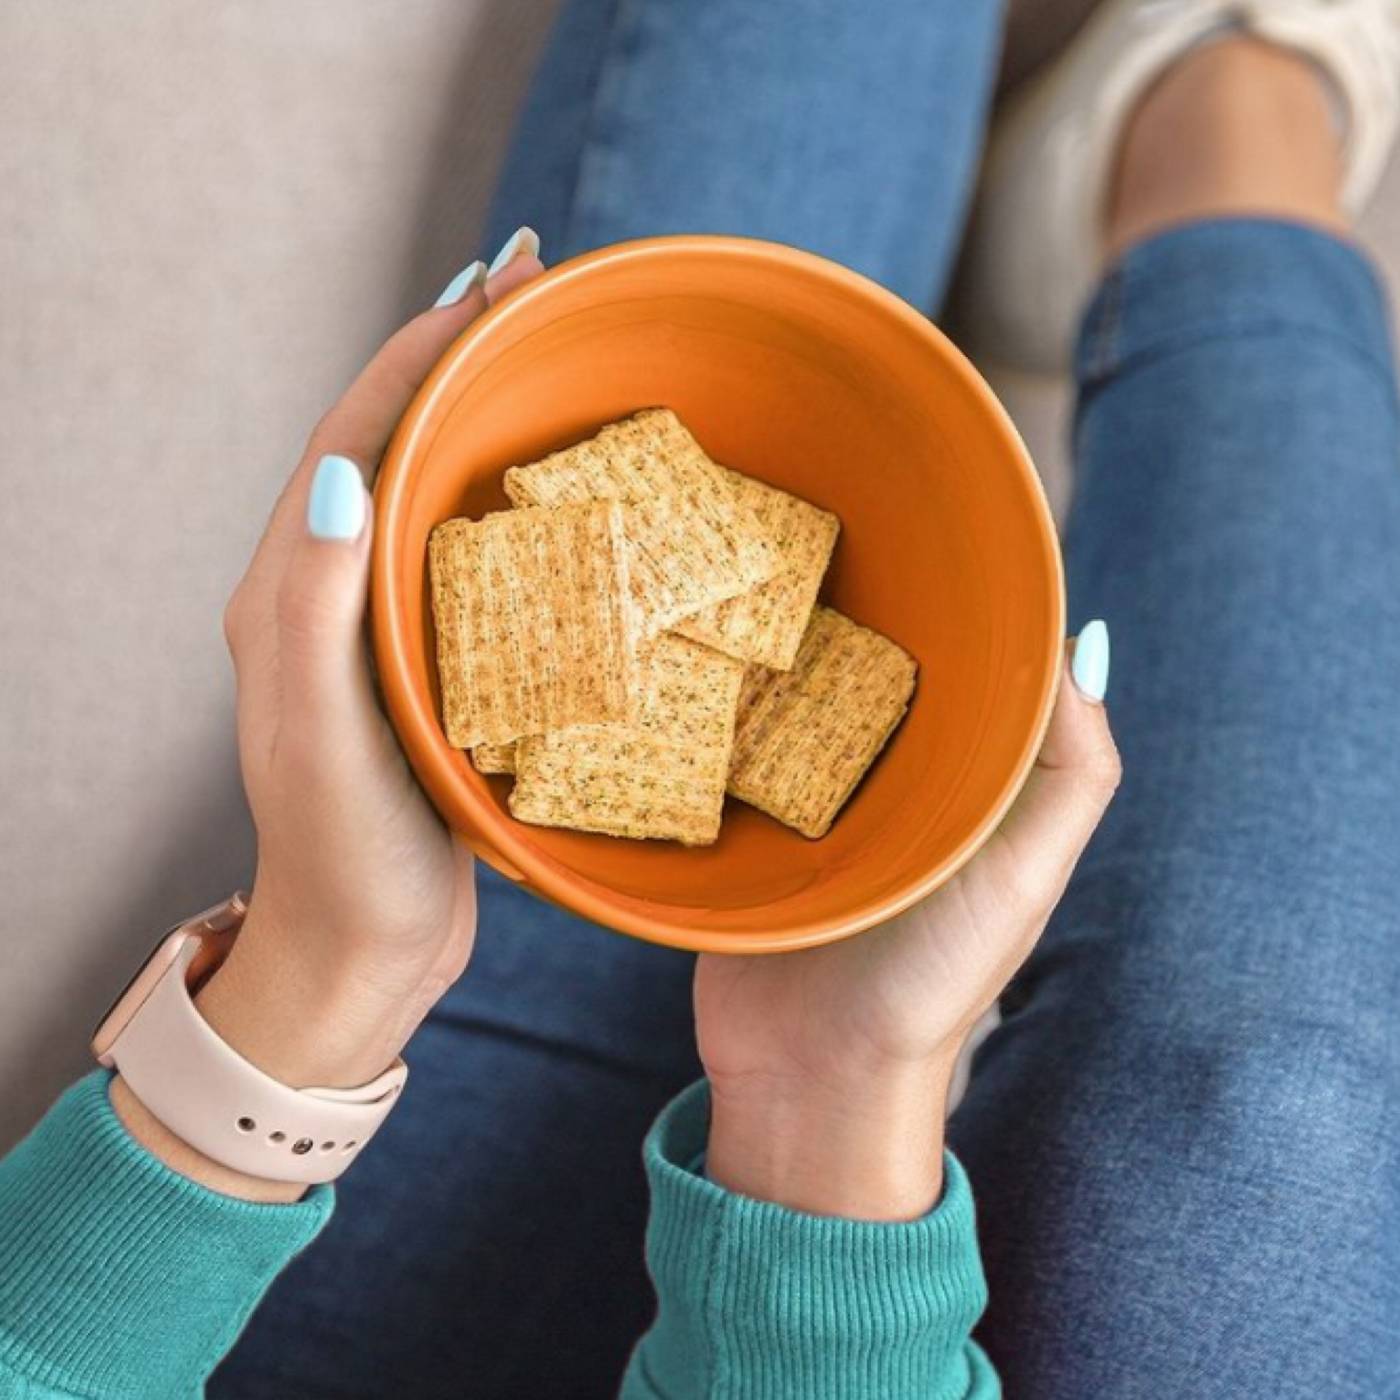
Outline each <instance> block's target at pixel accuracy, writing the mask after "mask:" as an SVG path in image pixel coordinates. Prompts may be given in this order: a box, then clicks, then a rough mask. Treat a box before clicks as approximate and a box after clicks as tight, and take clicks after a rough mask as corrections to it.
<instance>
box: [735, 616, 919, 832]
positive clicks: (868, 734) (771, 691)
mask: <svg viewBox="0 0 1400 1400" xmlns="http://www.w3.org/2000/svg"><path fill="white" fill-rule="evenodd" d="M917 669H918V667H917V664H916V663H915V661H914V658H913V657H912V656H910V655H909V654H908V653H907V652H906V651H905V650H904V649H903V648H902V647H900V646H897V645H896V644H895V643H894V642H892V641H890V639H889V638H888V637H882V636H881V635H880V634H879V633H878V632H872V631H871V630H870V629H869V628H868V627H862V626H860V625H859V623H855V622H852V621H851V620H850V618H848V617H844V616H842V614H840V613H838V612H835V611H834V610H833V609H831V608H826V607H821V606H818V607H817V608H816V609H815V611H814V612H813V614H812V621H811V625H810V626H809V627H808V629H807V635H806V636H805V637H804V638H803V641H802V646H801V647H800V649H799V650H798V653H797V660H796V663H795V664H794V666H793V668H792V670H791V671H771V670H768V669H766V668H765V667H761V666H751V667H750V668H749V669H748V671H747V672H746V673H745V676H744V688H743V691H742V693H741V694H740V697H739V718H738V724H737V727H736V729H735V734H734V758H733V761H732V764H731V767H730V770H729V791H730V793H731V794H733V796H735V797H738V798H740V799H742V800H743V801H745V802H747V803H749V804H750V805H751V806H754V807H757V808H758V809H759V810H760V811H762V812H767V813H768V815H769V816H771V817H776V818H777V819H778V820H779V821H780V822H784V823H786V824H787V825H788V826H791V827H795V828H796V829H797V830H798V831H800V832H801V833H802V834H803V835H804V836H809V837H811V838H812V839H813V840H815V839H817V838H818V837H821V836H825V835H826V833H827V831H828V830H829V829H830V827H831V823H832V821H833V820H834V818H835V816H836V814H837V812H839V811H840V810H841V807H842V806H843V804H844V803H845V801H846V799H847V798H848V797H850V795H851V793H852V792H853V791H854V790H855V787H856V784H857V783H858V782H860V780H861V778H862V777H863V776H864V775H865V772H866V769H868V768H869V767H870V765H871V764H872V763H873V762H874V761H875V758H876V755H877V754H878V753H879V752H880V750H881V749H882V748H883V747H884V745H885V741H886V740H887V739H888V738H889V737H890V735H891V734H892V733H893V732H894V730H895V728H896V727H897V726H898V724H899V722H900V720H901V719H903V718H904V715H905V712H906V711H907V710H908V708H909V698H910V696H911V695H912V694H913V691H914V676H915V673H916V671H917Z"/></svg>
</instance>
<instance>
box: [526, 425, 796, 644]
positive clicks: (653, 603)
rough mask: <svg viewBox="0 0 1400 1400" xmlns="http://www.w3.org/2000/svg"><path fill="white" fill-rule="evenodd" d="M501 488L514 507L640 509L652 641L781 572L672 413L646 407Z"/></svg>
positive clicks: (643, 601)
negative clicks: (607, 503)
mask: <svg viewBox="0 0 1400 1400" xmlns="http://www.w3.org/2000/svg"><path fill="white" fill-rule="evenodd" d="M505 489H506V495H507V496H509V497H510V500H511V502H512V504H514V505H517V506H559V505H575V504H578V503H580V502H583V501H592V500H616V501H623V502H625V503H626V504H627V505H629V506H630V507H633V508H634V510H633V513H632V514H631V515H630V516H629V519H628V522H627V542H628V547H629V550H630V552H631V555H632V563H631V576H632V583H631V587H632V598H633V601H634V603H635V604H636V606H637V609H638V613H639V616H640V617H641V619H642V631H643V633H644V635H647V636H652V635H654V634H655V633H657V632H660V631H662V630H664V629H665V628H668V627H670V626H672V625H673V624H674V623H676V622H678V621H680V619H681V618H684V617H689V616H690V615H691V614H692V613H697V612H700V611H701V610H702V609H704V608H708V607H710V606H711V605H713V604H715V603H718V602H722V601H723V600H724V599H725V598H733V597H735V596H736V595H738V594H740V593H744V592H747V591H748V590H749V589H751V588H753V587H754V585H755V584H758V583H761V582H763V580H765V579H768V578H771V577H772V576H773V575H774V574H775V573H777V572H778V570H779V568H780V566H781V560H780V559H779V558H778V557H777V555H776V554H775V552H774V551H773V550H772V549H770V547H769V545H768V543H767V538H766V534H765V532H764V530H763V527H762V526H761V524H760V523H759V521H758V520H757V519H755V517H754V515H753V512H752V510H751V508H750V507H749V506H748V505H747V504H746V503H744V502H743V501H740V500H739V499H737V498H736V496H735V493H734V491H733V489H732V487H731V485H730V483H729V481H728V480H727V479H726V474H725V472H724V470H723V469H722V468H721V467H718V466H716V465H715V463H714V462H712V461H711V460H710V459H709V457H707V456H706V455H705V452H704V450H703V449H702V448H701V446H700V444H699V443H698V442H696V441H695V439H694V437H692V436H691V434H690V432H689V431H688V430H687V428H686V427H685V425H684V424H683V423H682V422H681V421H680V419H679V418H677V417H676V415H675V414H674V413H672V412H671V410H670V409H666V408H652V409H646V410H644V411H643V412H641V413H637V414H634V415H633V416H632V417H631V418H625V419H623V420H622V421H621V422H619V423H610V424H608V426H607V427H605V428H603V429H601V430H600V431H599V432H598V433H597V434H596V436H594V437H591V438H589V439H588V440H587V441H586V442H580V443H577V444H575V445H574V446H573V447H566V448H564V449H563V450H562V451H559V452H552V453H550V455H549V456H548V457H544V458H542V459H541V460H540V461H538V462H534V463H532V464H531V465H529V466H523V467H510V468H508V469H507V471H506V474H505Z"/></svg>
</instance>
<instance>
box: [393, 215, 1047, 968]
mask: <svg viewBox="0 0 1400 1400" xmlns="http://www.w3.org/2000/svg"><path fill="white" fill-rule="evenodd" d="M652 405H665V406H667V407H669V408H672V409H674V410H675V411H676V412H677V413H678V414H679V415H680V416H681V418H682V419H683V420H684V421H685V423H686V424H687V425H689V427H690V428H691V429H692V431H693V432H694V433H695V434H696V436H697V437H698V438H699V440H700V442H701V444H702V445H703V446H704V447H705V449H706V451H708V452H709V453H710V455H711V456H713V457H714V458H715V459H716V460H718V461H720V462H723V463H725V464H726V465H728V466H732V467H736V468H738V469H739V470H740V471H744V472H748V473H750V474H751V475H753V476H756V477H758V478H760V479H761V480H763V481H769V482H772V483H773V484H774V485H776V486H780V487H782V488H784V489H785V490H787V491H791V492H794V493H795V494H797V495H799V496H802V497H805V498H806V499H807V500H810V501H813V502H815V503H816V504H817V505H820V506H823V507H825V508H826V509H827V510H831V511H834V512H835V513H836V514H837V515H838V516H839V517H840V520H841V536H840V540H839V542H838V544H837V547H836V554H835V558H834V560H833V563H832V567H831V570H830V572H829V573H828V575H827V580H826V584H825V587H824V590H823V596H824V598H825V599H826V601H828V602H830V603H831V604H832V605H833V606H835V607H837V608H839V609H841V610H842V611H843V612H845V613H847V614H849V615H850V616H851V617H853V618H855V619H856V620H857V621H859V622H863V623H866V624H868V625H869V626H871V627H875V628H878V629H879V630H880V631H881V632H884V633H886V634H887V635H888V636H890V637H893V638H894V639H895V640H896V641H897V642H899V643H900V645H901V646H903V647H905V648H907V649H908V650H909V651H910V652H912V653H913V655H914V656H915V657H916V658H917V659H918V662H919V681H918V689H917V691H916V694H915V697H914V701H913V704H912V707H911V709H910V712H909V715H908V716H907V718H906V719H905V721H904V723H903V725H902V726H901V727H900V728H899V730H898V731H897V732H896V733H895V735H894V738H893V739H892V740H891V742H890V744H889V746H888V747H887V748H886V750H885V752H884V753H883V754H882V755H881V757H880V759H879V760H878V762H877V763H876V764H875V767H874V768H873V769H872V770H871V772H870V774H869V775H868V777H867V779H866V781H865V782H864V783H863V784H862V785H861V786H860V788H859V789H858V790H857V792H856V794H855V796H854V797H853V798H852V800H851V801H850V802H849V803H848V804H847V806H846V808H845V809H844V811H842V813H841V814H840V815H839V816H838V817H837V819H836V822H835V825H834V826H833V827H832V829H831V831H830V833H829V834H828V835H827V836H826V837H824V838H823V839H822V840H820V841H808V840H807V839H806V838H805V837H802V836H799V835H798V834H797V833H796V832H794V831H791V830H789V829H788V828H787V827H785V826H781V825H780V824H779V823H777V822H776V821H773V820H772V819H771V818H769V817H766V816H764V815H762V814H761V813H759V812H757V811H755V810H753V809H752V808H749V807H746V806H744V805H743V804H741V803H738V802H735V801H733V800H731V801H730V802H729V803H728V804H727V806H726V810H725V817H724V826H723V831H722V833H721V835H720V839H719V841H718V842H717V844H715V845H714V846H711V847H707V848H703V849H687V848H683V847H681V846H679V845H675V844H673V843H671V842H643V841H626V840H618V839H614V838H611V837H606V836H594V835H585V834H582V833H578V832H572V831H556V830H550V829H548V828H544V827H535V826H527V825H525V824H524V823H521V822H517V821H516V820H515V819H514V818H512V817H511V815H510V813H509V811H508V809H507V807H506V794H507V792H508V791H509V780H508V779H504V778H485V777H483V776H481V774H479V773H477V772H476V771H475V769H474V768H473V767H472V764H471V762H470V760H469V758H468V757H467V755H466V754H464V753H462V752H461V751H459V750H457V749H454V748H453V747H452V746H451V745H450V744H448V742H447V740H446V738H445V737H444V736H443V732H442V729H441V726H440V723H439V711H438V688H437V677H436V665H435V660H434V641H433V623H432V608H431V601H430V595H429V590H428V586H427V569H426V557H427V541H428V534H429V532H430V531H431V530H432V528H433V526H434V525H436V524H437V523H438V522H439V521H442V520H446V519H448V518H449V517H450V516H454V515H470V516H480V515H482V514H483V513H485V512H486V511H489V510H495V509H500V508H503V507H505V506H506V505H507V504H508V503H507V501H506V499H505V496H504V494H503V492H502V490H501V473H502V472H503V470H504V469H505V468H506V467H508V466H511V465H512V464H515V463H523V462H529V461H531V460H533V459H535V458H537V457H540V456H542V455H543V454H544V453H546V452H549V451H551V450H552V449H554V448H558V447H563V446H566V445H568V444H570V443H573V442H577V441H579V440H580V439H581V438H585V437H587V436H589V435H590V434H591V433H593V432H594V431H595V430H596V429H597V428H598V427H600V426H601V425H602V424H604V423H607V422H609V421H611V420H613V419H617V418H621V417H623V416H625V415H626V414H629V413H632V412H634V411H636V410H637V409H640V408H646V407H649V406H652ZM375 504H376V515H375V540H374V543H375V548H374V563H373V580H372V616H373V637H374V650H375V658H376V662H377V666H378V670H379V676H380V681H381V683H382V687H383V692H384V699H385V702H386V704H387V707H388V711H389V716H390V718H391V720H392V722H393V724H394V727H395V729H396V730H397V731H398V735H399V738H400V740H401V742H402V744H403V747H404V749H405V751H406V752H407V754H408V758H409V761H410V762H411V763H412V765H413V768H414V770H415V772H416V773H417V775H418V777H419V779H420V780H421V782H422V784H423V786H424V787H425V788H426V790H427V792H428V794H429V795H430V796H431V798H432V800H433V801H434V802H435V803H436V804H437V807H438V809H439V811H440V812H441V813H442V815H443V817H444V818H445V819H446V820H447V822H448V824H449V825H450V826H451V827H452V828H453V829H454V830H455V831H456V832H458V833H459V834H460V836H461V838H462V840H464V841H466V842H467V844H468V845H469V846H471V848H472V849H473V850H474V851H476V852H477V854H478V855H480V856H481V857H482V858H483V859H485V860H487V861H489V862H490V864H491V865H493V866H495V867H496V869H498V870H500V871H502V872H503V873H504V874H506V875H507V876H509V877H510V878H511V879H513V880H517V881H519V882H521V883H522V884H524V885H526V886H528V887H529V888H530V889H532V890H534V891H535V892H536V893H538V894H541V895H544V896H545V897H547V898H549V899H551V900H554V901H555V902H556V903H558V904H561V905H564V906H565V907H567V908H569V909H572V910H574V911H575V912H576V913H578V914H581V915H583V916H584V917H585V918H588V919H593V920H596V921H597V922H598V923H601V924H605V925H608V926H609V927H611V928H614V929H618V930H620V931H622V932H624V933H629V934H633V935H635V936H637V937H640V938H646V939H651V940H653V941H655V942H657V943H667V944H671V945H673V946H675V947H679V948H691V949H697V950H707V951H718V952H733V953H740V952H743V953H761V952H777V951H782V950H786V949H792V948H801V947H806V946H809V945H812V944H817V943H824V942H828V941H830V940H832V939H837V938H844V937H846V936H848V935H850V934H853V933H858V932H859V931H860V930H862V929H866V928H869V927H870V926H872V925H873V924H877V923H879V922H881V921H882V920H884V919H887V918H889V917H890V916H891V915H893V914H896V913H898V912H899V911H900V910H902V909H905V908H907V907H908V906H909V905H910V904H912V903H914V902H915V901H916V900H917V899H919V898H921V897H922V896H923V895H926V894H928V893H929V892H930V891H931V890H934V889H936V888H937V887H938V886H939V885H940V884H942V883H943V882H944V881H945V880H947V879H948V878H949V876H951V875H952V874H953V873H954V872H955V871H956V870H957V869H958V868H959V867H960V866H961V865H962V864H963V863H964V862H965V861H967V860H968V858H969V857H970V856H972V855H973V853H974V852H975V851H976V850H977V848H978V846H979V845H981V843H982V842H983V841H984V840H985V839H986V837H987V835H988V833H989V832H991V830H992V829H993V828H994V827H995V825H996V823H997V822H998V821H999V820H1000V818H1001V816H1002V814H1003V813H1004V812H1005V811H1006V808H1007V806H1008V805H1009V804H1010V802H1011V800H1012V798H1013V797H1014V796H1015V795H1016V792H1017V791H1018V790H1019V788H1020V786H1021V784H1022V782H1023V781H1024V780H1025V777H1026V774H1027V773H1028V771H1029V769H1030V766H1031V764H1032V762H1033V761H1034V757H1035V753H1036V750H1037V748H1038V747H1039V744H1040V741H1041V737H1042V735H1043V733H1044V730H1045V725H1046V723H1047V720H1048V718H1049V713H1050V707H1051V705H1052V703H1053V700H1054V695H1055V690H1056V687H1057V684H1058V681H1059V676H1060V671H1061V664H1060V658H1061V639H1062V637H1063V635H1064V584H1063V576H1062V572H1061V565H1060V556H1059V549H1058V545H1057V542H1056V536H1055V528H1054V525H1053V522H1052V521H1051V517H1050V511H1049V509H1048V507H1047V505H1046V501H1045V496H1044V493H1043V492H1042V490H1041V487H1040V483H1039V480H1038V478H1037V476H1036V473H1035V470H1034V468H1033V467H1032V465H1031V462H1030V459H1029V457H1028V456H1027V454H1026V450H1025V448H1024V446H1023V445H1022V443H1021V440H1020V438H1019V437H1018V436H1017V434H1016V430H1015V429H1014V428H1013V427H1012V425H1011V422H1010V420H1009V419H1008V418H1007V416H1006V413H1005V412H1004V410H1003V409H1002V407H1001V405H1000V404H999V403H998V402H997V400H996V398H995V397H994V396H993V394H992V392H991V390H990V389H988V387H987V385H986V384H985V383H984V382H983V380H982V379H981V377H980V376H979V375H978V374H977V372H976V371H975V370H974V369H973V368H972V366H971V365H970V364H969V363H968V362H967V360H965V359H964V358H963V356H962V355H961V354H960V353H959V352H958V351H957V350H956V349H955V348H954V347H953V345H952V344H951V343H950V342H949V341H948V340H947V339H946V338H945V337H944V336H943V335H942V334H941V333H940V332H939V331H938V330H937V329H936V328H935V327H933V326H932V325H931V324H929V322H928V321H927V320H926V319H925V318H924V317H923V316H922V315H920V314H919V312H917V311H915V310H914V309H913V308H911V307H910V306H908V305H906V304H905V303H904V302H903V301H901V300H900V299H899V298H898V297H896V296H894V295H892V294H891V293H889V292H887V291H885V290H883V289H882V288H880V287H878V286H876V285H875V284H874V283H873V282H870V281H867V280H866V279H865V278H864V277H861V276H858V275H857V274H856V273H853V272H849V271H847V270H846V269H844V268H842V267H838V266H836V265H835V264H833V263H830V262H827V261H825V260H824V259H821V258H818V257H814V256H811V255H810V254H806V253H800V252H796V251H794V250H793V249H791V248H785V247H780V246H777V245H775V244H769V243H760V242H754V241H750V240H747V239H739V238H716V237H680V238H653V239H645V240H642V241H640V242H636V243H626V244H621V245H619V246H616V247H611V248H605V249H603V250H602V251H600V252H596V253H590V254H587V255H586V256H584V257H580V258H575V259H574V260H573V261H572V262H568V263H564V264H563V265H561V266H559V267H556V268H554V269H553V270H551V271H550V272H548V273H546V274H545V276H543V277H541V278H540V279H539V280H537V281H535V282H531V283H530V284H529V285H528V286H525V287H522V288H521V289H519V290H518V291H516V292H515V293H514V294H513V295H512V296H510V297H509V298H507V299H506V300H504V301H503V302H501V304H500V305H498V306H497V307H495V308H494V309H493V310H492V311H490V312H488V313H487V314H486V315H485V316H483V317H482V318H481V319H480V320H479V321H477V322H476V323H475V324H474V325H472V326H471V327H470V328H469V329H468V330H467V331H465V332H464V333H463V334H462V336H461V337H460V338H459V339H458V340H457V342H456V343H455V344H454V345H453V346H452V348H451V349H450V350H449V351H448V352H447V354H446V355H445V356H444V357H443V358H442V360H441V361H440V362H439V364H438V365H437V367H436V368H435V369H434V371H433V372H432V374H431V375H430V376H429V378H428V381H427V383H426V384H425V385H424V386H423V388H422V390H421V392H420V393H419V394H418V397H417V398H416V399H415V400H414V402H413V404H412V406H411V407H410V409H409V411H408V413H407V414H406V415H405V417H404V419H403V422H402V423H401V424H400V426H399V430H398V433H397V434H396V436H395V438H394V441H393V444H392V445H391V447H390V449H389V453H388V455H387V457H386V459H385V461H384V464H383V467H382V469H381V470H380V473H379V479H378V483H377V485H376V487H375Z"/></svg>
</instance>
